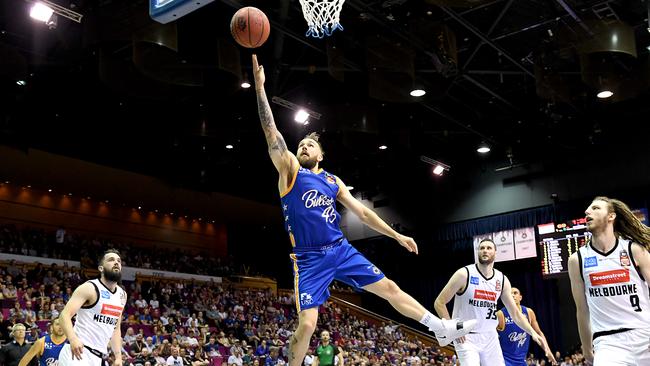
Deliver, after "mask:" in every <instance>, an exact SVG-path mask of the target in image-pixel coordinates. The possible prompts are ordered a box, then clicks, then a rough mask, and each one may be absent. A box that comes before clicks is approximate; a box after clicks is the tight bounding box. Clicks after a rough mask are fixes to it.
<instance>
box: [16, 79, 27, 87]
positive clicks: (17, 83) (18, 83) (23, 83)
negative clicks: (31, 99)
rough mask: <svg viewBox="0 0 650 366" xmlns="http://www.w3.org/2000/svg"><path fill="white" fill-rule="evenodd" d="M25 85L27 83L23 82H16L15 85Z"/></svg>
mask: <svg viewBox="0 0 650 366" xmlns="http://www.w3.org/2000/svg"><path fill="white" fill-rule="evenodd" d="M26 84H27V82H26V81H25V80H18V81H16V85H20V86H25V85H26Z"/></svg>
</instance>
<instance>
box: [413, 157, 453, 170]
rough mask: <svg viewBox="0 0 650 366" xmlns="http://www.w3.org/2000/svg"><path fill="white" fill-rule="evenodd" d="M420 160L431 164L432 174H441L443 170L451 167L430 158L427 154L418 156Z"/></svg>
mask: <svg viewBox="0 0 650 366" xmlns="http://www.w3.org/2000/svg"><path fill="white" fill-rule="evenodd" d="M420 160H421V161H423V162H425V163H427V164H429V165H432V166H433V174H435V175H442V173H444V172H445V170H449V169H451V167H450V166H449V165H447V164H445V163H441V162H439V161H437V160H434V159H431V158H430V157H427V156H424V155H422V156H420Z"/></svg>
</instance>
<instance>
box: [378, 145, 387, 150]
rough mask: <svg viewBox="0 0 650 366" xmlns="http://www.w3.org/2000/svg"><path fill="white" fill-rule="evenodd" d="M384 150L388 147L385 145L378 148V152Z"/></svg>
mask: <svg viewBox="0 0 650 366" xmlns="http://www.w3.org/2000/svg"><path fill="white" fill-rule="evenodd" d="M386 149H388V146H386V145H381V146H379V150H386Z"/></svg>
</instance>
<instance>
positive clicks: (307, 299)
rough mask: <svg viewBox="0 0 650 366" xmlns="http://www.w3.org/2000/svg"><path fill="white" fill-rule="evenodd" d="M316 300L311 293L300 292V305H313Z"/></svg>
mask: <svg viewBox="0 0 650 366" xmlns="http://www.w3.org/2000/svg"><path fill="white" fill-rule="evenodd" d="M313 302H314V299H312V297H311V295H310V294H308V293H306V292H303V293H301V294H300V305H311V304H312V303H313Z"/></svg>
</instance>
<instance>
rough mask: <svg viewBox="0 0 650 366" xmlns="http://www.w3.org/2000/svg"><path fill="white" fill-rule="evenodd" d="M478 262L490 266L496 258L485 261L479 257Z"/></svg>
mask: <svg viewBox="0 0 650 366" xmlns="http://www.w3.org/2000/svg"><path fill="white" fill-rule="evenodd" d="M478 262H479V263H480V264H490V263H492V262H494V258H491V257H488V259H483V258H481V257H478Z"/></svg>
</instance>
